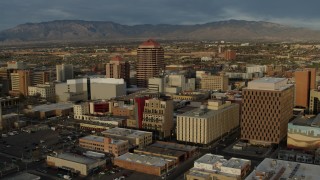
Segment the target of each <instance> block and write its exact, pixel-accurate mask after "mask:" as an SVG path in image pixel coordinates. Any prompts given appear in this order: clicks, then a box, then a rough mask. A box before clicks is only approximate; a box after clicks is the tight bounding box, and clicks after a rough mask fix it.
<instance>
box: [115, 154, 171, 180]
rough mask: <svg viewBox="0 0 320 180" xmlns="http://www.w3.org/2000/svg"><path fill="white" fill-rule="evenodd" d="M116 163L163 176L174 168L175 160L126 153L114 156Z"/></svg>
mask: <svg viewBox="0 0 320 180" xmlns="http://www.w3.org/2000/svg"><path fill="white" fill-rule="evenodd" d="M114 165H116V166H119V167H121V168H125V169H130V170H133V171H138V172H142V173H146V174H151V175H156V176H161V175H164V174H166V173H167V172H169V171H170V170H171V169H173V168H174V161H173V160H169V159H164V158H160V157H156V156H151V155H140V154H134V153H126V154H124V155H121V156H119V157H116V158H114Z"/></svg>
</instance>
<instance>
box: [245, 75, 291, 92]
mask: <svg viewBox="0 0 320 180" xmlns="http://www.w3.org/2000/svg"><path fill="white" fill-rule="evenodd" d="M287 82H288V80H287V79H286V78H272V77H264V78H260V79H255V80H253V81H250V82H249V83H248V87H247V88H245V89H255V90H273V91H282V90H285V89H287V88H289V87H291V86H293V84H288V83H287Z"/></svg>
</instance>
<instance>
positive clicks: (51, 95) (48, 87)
mask: <svg viewBox="0 0 320 180" xmlns="http://www.w3.org/2000/svg"><path fill="white" fill-rule="evenodd" d="M28 95H29V96H36V95H40V97H41V98H43V99H46V100H48V101H55V99H56V93H55V85H54V84H53V83H46V84H37V85H36V86H29V87H28Z"/></svg>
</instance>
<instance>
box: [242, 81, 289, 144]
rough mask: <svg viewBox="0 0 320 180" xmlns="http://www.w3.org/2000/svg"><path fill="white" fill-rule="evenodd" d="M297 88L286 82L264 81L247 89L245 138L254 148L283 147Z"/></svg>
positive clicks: (244, 122)
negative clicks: (266, 146) (257, 145)
mask: <svg viewBox="0 0 320 180" xmlns="http://www.w3.org/2000/svg"><path fill="white" fill-rule="evenodd" d="M293 90H294V89H293V85H292V84H287V79H285V78H261V79H257V80H254V81H250V82H249V83H248V87H247V88H244V89H243V92H242V95H243V100H242V114H241V116H242V118H241V138H242V139H243V140H247V141H249V142H250V143H252V144H262V145H270V144H279V143H280V141H281V140H282V139H283V138H284V137H285V136H286V135H287V130H288V122H289V120H290V119H291V118H292V116H293V96H294V93H293Z"/></svg>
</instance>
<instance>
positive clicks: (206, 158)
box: [194, 154, 224, 165]
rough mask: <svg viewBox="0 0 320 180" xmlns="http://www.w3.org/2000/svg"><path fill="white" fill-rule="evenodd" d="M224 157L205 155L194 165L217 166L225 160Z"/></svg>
mask: <svg viewBox="0 0 320 180" xmlns="http://www.w3.org/2000/svg"><path fill="white" fill-rule="evenodd" d="M223 159H224V157H223V156H219V155H214V154H205V155H203V156H202V157H200V158H199V159H197V160H195V161H194V163H201V164H211V165H212V164H215V163H217V162H219V161H220V160H223Z"/></svg>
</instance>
